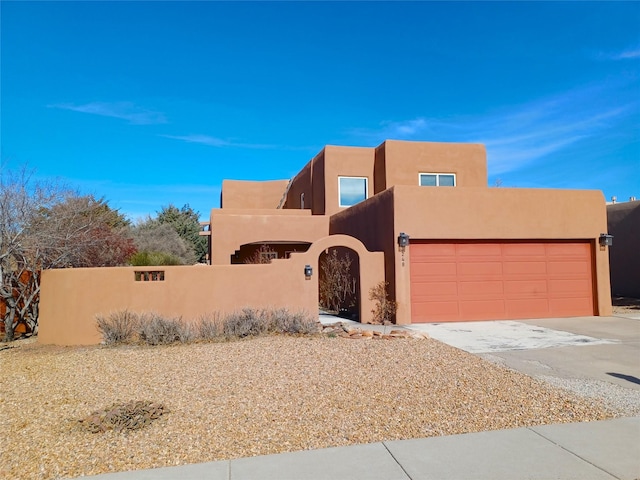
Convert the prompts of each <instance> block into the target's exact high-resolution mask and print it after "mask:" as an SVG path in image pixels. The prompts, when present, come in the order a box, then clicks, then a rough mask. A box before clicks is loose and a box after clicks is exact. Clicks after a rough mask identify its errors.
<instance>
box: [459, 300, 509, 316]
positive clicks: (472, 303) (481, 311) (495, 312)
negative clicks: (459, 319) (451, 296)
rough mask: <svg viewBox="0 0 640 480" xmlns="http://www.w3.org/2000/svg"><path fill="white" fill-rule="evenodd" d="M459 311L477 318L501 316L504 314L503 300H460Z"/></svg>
mask: <svg viewBox="0 0 640 480" xmlns="http://www.w3.org/2000/svg"><path fill="white" fill-rule="evenodd" d="M460 313H461V314H462V315H463V316H465V315H473V316H477V317H479V318H486V317H487V316H499V317H503V316H504V314H505V305H504V300H502V299H493V300H492V299H486V300H461V301H460Z"/></svg>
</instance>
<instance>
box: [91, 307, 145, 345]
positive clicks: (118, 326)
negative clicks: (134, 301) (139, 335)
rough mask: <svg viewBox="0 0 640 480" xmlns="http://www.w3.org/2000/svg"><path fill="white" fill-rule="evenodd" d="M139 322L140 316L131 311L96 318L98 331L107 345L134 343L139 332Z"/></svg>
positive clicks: (121, 311)
mask: <svg viewBox="0 0 640 480" xmlns="http://www.w3.org/2000/svg"><path fill="white" fill-rule="evenodd" d="M139 321H140V318H139V316H138V314H137V313H135V312H130V311H129V310H120V311H117V312H112V313H109V314H108V315H97V316H96V322H97V324H98V330H99V331H100V334H101V335H102V339H103V340H104V343H105V344H107V345H114V344H118V343H127V342H131V341H133V340H134V337H135V335H136V332H137V331H138V327H139Z"/></svg>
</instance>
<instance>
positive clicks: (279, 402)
mask: <svg viewBox="0 0 640 480" xmlns="http://www.w3.org/2000/svg"><path fill="white" fill-rule="evenodd" d="M0 363H1V364H2V370H3V374H2V378H1V380H0V431H1V432H2V441H1V442H0V458H1V459H2V462H0V477H2V478H16V479H18V478H24V479H36V478H37V479H50V478H60V477H67V476H68V477H74V476H81V475H89V474H97V473H104V472H114V471H122V470H136V469H142V468H152V467H161V466H172V465H181V464H186V463H198V462H207V461H213V460H223V459H230V458H237V457H245V456H253V455H266V454H272V453H280V452H288V451H295V450H302V449H313V448H324V447H332V446H341V445H351V444H356V443H368V442H376V441H381V440H391V439H406V438H414V437H428V436H435V435H450V434H456V433H463V432H475V431H482V430H493V429H502V428H512V427H519V426H527V425H540V424H545V423H561V422H578V421H586V420H600V419H604V418H610V417H612V416H614V415H615V412H612V411H609V410H607V408H606V407H605V406H604V405H602V404H598V403H595V402H596V401H594V400H585V399H580V398H578V397H575V396H572V395H571V394H569V393H567V392H565V391H563V390H556V389H553V388H551V387H548V386H546V385H544V384H542V383H540V382H538V381H536V380H533V379H531V378H529V377H527V376H525V375H521V374H519V373H516V372H513V371H510V370H506V369H504V368H502V367H500V366H497V365H494V364H492V363H489V362H487V361H484V360H482V359H480V358H478V357H475V356H473V355H470V354H468V353H466V352H463V351H460V350H457V349H454V348H452V347H449V346H447V345H444V344H441V343H439V342H437V341H435V340H417V339H393V340H351V339H344V338H326V337H319V336H315V337H290V336H269V337H262V338H257V339H250V340H244V341H237V342H229V343H211V344H192V345H175V346H168V347H166V346H165V347H134V346H123V347H116V348H106V347H86V348H62V347H45V346H39V345H37V344H35V343H33V340H27V341H19V342H16V344H15V347H14V348H8V349H4V350H2V351H0ZM130 400H150V401H153V402H159V403H162V404H164V405H165V406H166V407H168V408H169V410H170V411H171V413H169V414H166V415H163V416H162V417H160V418H159V419H158V420H155V421H154V422H153V423H152V424H151V425H150V426H149V427H147V428H144V429H141V430H136V431H128V432H120V433H118V432H114V431H108V432H106V433H97V434H94V433H89V432H88V431H85V430H84V429H83V428H82V426H81V424H80V423H79V422H78V420H79V419H81V418H84V417H86V416H87V415H89V414H90V413H91V412H93V411H95V410H98V409H101V408H104V407H106V406H108V405H111V404H113V403H116V402H127V401H130Z"/></svg>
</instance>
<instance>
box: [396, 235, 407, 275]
mask: <svg viewBox="0 0 640 480" xmlns="http://www.w3.org/2000/svg"><path fill="white" fill-rule="evenodd" d="M408 246H409V235H407V234H406V233H404V232H400V235H398V247H400V251H401V252H402V266H403V267H404V251H405V249H406V248H407V247H408Z"/></svg>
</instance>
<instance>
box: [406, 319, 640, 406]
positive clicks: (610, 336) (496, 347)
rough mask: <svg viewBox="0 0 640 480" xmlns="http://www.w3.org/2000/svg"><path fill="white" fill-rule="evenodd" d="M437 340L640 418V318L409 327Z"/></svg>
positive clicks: (432, 324) (471, 323)
mask: <svg viewBox="0 0 640 480" xmlns="http://www.w3.org/2000/svg"><path fill="white" fill-rule="evenodd" d="M406 328H409V329H411V330H418V331H423V332H427V333H428V334H429V335H430V336H431V337H432V338H435V339H436V340H440V341H442V342H444V343H447V344H449V345H452V346H454V347H457V348H460V349H462V350H466V351H468V352H471V353H474V354H476V355H479V356H481V357H483V358H486V359H487V360H490V361H493V362H495V363H499V364H501V365H504V366H506V367H509V368H512V369H514V370H517V371H520V372H522V373H525V374H527V375H529V376H532V377H536V378H539V379H541V380H544V381H547V382H549V383H552V384H554V385H556V386H560V387H563V388H567V389H570V390H573V391H575V392H576V393H579V394H581V395H586V396H593V397H600V398H604V399H605V400H606V401H609V403H612V404H614V405H617V407H618V408H619V409H620V410H621V411H622V412H623V413H625V414H628V415H640V318H639V317H638V316H636V315H628V316H626V317H625V316H612V317H575V318H545V319H536V320H519V321H492V322H452V323H430V324H413V325H407V326H406Z"/></svg>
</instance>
